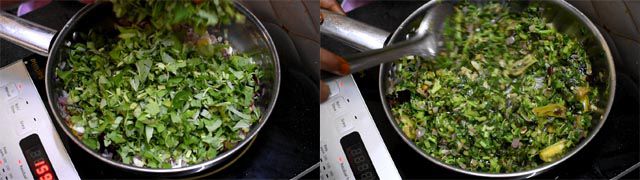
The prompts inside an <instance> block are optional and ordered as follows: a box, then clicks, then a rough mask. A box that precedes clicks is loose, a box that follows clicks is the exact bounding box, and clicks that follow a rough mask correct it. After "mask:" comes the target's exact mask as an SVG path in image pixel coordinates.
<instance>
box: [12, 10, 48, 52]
mask: <svg viewBox="0 0 640 180" xmlns="http://www.w3.org/2000/svg"><path fill="white" fill-rule="evenodd" d="M56 32H57V31H56V30H53V29H51V28H48V27H44V26H42V25H39V24H36V23H34V22H30V21H27V20H24V19H22V18H19V17H17V16H14V15H12V14H9V13H6V12H4V11H0V38H2V39H5V40H7V41H10V42H12V43H14V44H16V45H18V46H21V47H23V48H25V49H28V50H30V51H32V52H34V53H37V54H39V55H42V56H49V45H50V44H51V41H52V40H53V38H54V37H55V34H56Z"/></svg>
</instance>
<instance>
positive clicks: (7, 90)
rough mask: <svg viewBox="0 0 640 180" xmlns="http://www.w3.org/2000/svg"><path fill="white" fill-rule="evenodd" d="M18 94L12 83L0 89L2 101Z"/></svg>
mask: <svg viewBox="0 0 640 180" xmlns="http://www.w3.org/2000/svg"><path fill="white" fill-rule="evenodd" d="M18 93H19V91H18V88H16V85H15V84H14V83H9V84H7V85H6V86H2V87H0V97H2V99H4V100H8V99H11V98H13V97H16V96H18Z"/></svg>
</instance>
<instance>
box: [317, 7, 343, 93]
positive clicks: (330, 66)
mask: <svg viewBox="0 0 640 180" xmlns="http://www.w3.org/2000/svg"><path fill="white" fill-rule="evenodd" d="M320 8H322V9H327V10H329V11H333V12H335V13H338V14H342V15H345V13H344V10H342V7H340V4H338V3H337V2H336V1H335V0H320ZM323 17H324V16H323V15H322V13H320V22H322V18H323ZM320 69H321V70H324V71H327V72H331V73H333V74H336V75H342V76H344V75H348V74H350V73H351V72H350V70H349V64H348V63H347V61H346V60H345V59H344V58H342V57H340V56H338V55H336V54H334V53H332V52H331V51H328V50H326V49H324V48H320ZM330 93H331V92H330V90H329V86H327V84H325V83H324V81H322V80H320V102H324V101H326V100H327V98H329V94H330Z"/></svg>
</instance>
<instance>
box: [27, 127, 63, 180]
mask: <svg viewBox="0 0 640 180" xmlns="http://www.w3.org/2000/svg"><path fill="white" fill-rule="evenodd" d="M20 148H21V149H22V153H23V154H24V157H25V158H26V159H27V164H28V165H29V169H30V170H31V174H32V175H33V178H34V179H37V180H54V179H58V178H57V177H56V174H55V172H54V171H53V167H51V161H50V160H49V157H48V156H47V153H46V152H45V151H44V147H43V146H42V142H41V141H40V138H39V137H38V135H37V134H32V135H29V136H27V137H26V138H24V139H22V140H20Z"/></svg>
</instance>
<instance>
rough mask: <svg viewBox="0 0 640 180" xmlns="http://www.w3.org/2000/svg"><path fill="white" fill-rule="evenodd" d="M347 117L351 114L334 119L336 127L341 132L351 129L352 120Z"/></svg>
mask: <svg viewBox="0 0 640 180" xmlns="http://www.w3.org/2000/svg"><path fill="white" fill-rule="evenodd" d="M349 117H351V116H341V117H338V118H337V119H336V128H337V129H338V132H340V133H341V134H344V133H346V132H347V131H349V130H351V129H353V121H352V120H351V118H349Z"/></svg>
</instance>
